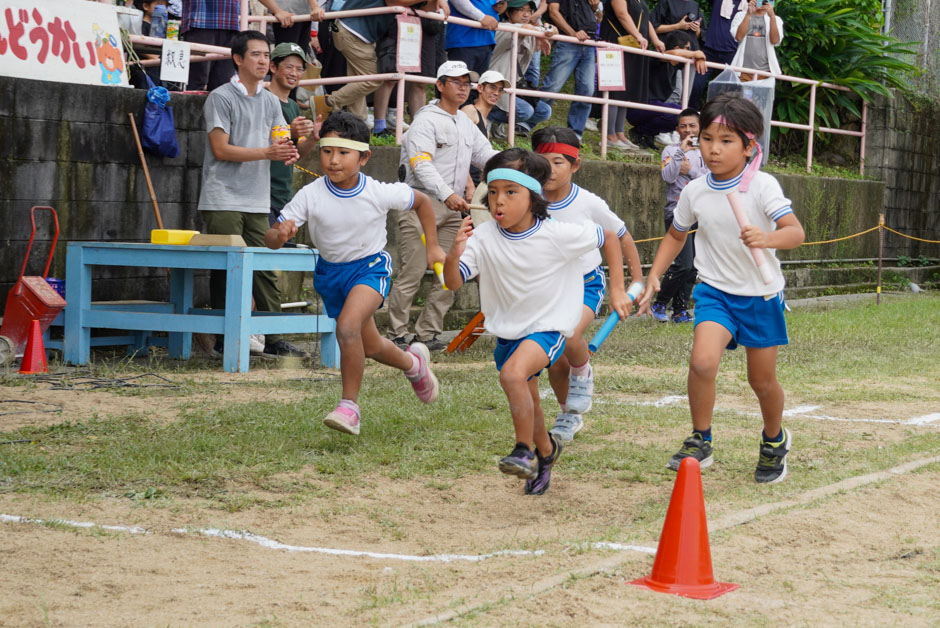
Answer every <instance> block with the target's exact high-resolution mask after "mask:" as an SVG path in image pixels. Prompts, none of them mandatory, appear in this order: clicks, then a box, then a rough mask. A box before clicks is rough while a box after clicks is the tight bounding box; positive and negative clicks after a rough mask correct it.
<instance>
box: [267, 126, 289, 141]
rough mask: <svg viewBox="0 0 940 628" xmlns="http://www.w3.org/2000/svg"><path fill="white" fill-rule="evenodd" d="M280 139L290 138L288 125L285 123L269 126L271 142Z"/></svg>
mask: <svg viewBox="0 0 940 628" xmlns="http://www.w3.org/2000/svg"><path fill="white" fill-rule="evenodd" d="M281 140H290V127H289V126H287V125H286V124H278V125H275V126H272V127H271V143H272V144H276V143H277V142H280V141H281Z"/></svg>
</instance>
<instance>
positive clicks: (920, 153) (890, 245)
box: [865, 94, 940, 259]
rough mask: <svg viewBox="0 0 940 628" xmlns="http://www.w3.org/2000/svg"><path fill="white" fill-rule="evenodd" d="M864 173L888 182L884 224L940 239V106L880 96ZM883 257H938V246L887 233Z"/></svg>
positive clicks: (872, 114) (873, 107)
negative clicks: (884, 255)
mask: <svg viewBox="0 0 940 628" xmlns="http://www.w3.org/2000/svg"><path fill="white" fill-rule="evenodd" d="M868 116H869V120H868V143H867V146H866V155H865V173H866V174H867V175H869V176H872V177H875V178H877V179H881V180H882V181H884V184H885V189H884V212H885V223H886V224H887V225H888V226H889V227H891V228H893V229H896V230H897V231H900V232H902V233H905V234H908V235H911V236H914V237H917V238H922V239H927V240H940V103H937V102H936V101H931V102H926V101H916V102H915V101H910V100H907V99H906V98H905V97H903V96H901V95H900V94H895V95H894V97H893V98H886V97H884V96H878V97H877V98H876V99H875V101H874V103H872V104H871V105H869V108H868ZM885 254H886V256H889V257H897V256H899V255H903V256H907V257H910V258H914V259H916V258H918V257H920V256H926V257H930V258H936V257H940V244H931V243H925V242H919V241H916V240H910V239H907V238H902V237H901V236H898V235H895V234H892V233H888V234H886V237H885Z"/></svg>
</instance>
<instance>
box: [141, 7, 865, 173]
mask: <svg viewBox="0 0 940 628" xmlns="http://www.w3.org/2000/svg"><path fill="white" fill-rule="evenodd" d="M389 13H392V14H407V15H417V16H419V17H422V18H427V19H430V20H437V21H439V22H445V23H447V24H460V25H463V26H468V27H471V28H480V29H482V28H484V27H483V26H482V25H481V24H480V23H479V22H477V21H474V20H468V19H465V18H460V17H455V16H448V17H445V16H444V15H443V14H441V13H429V12H426V11H418V10H413V9H409V8H406V7H401V6H388V7H377V8H372V9H357V10H352V11H331V12H328V13H326V14H325V17H324V19H328V20H329V19H342V18H344V17H361V16H369V15H385V14H389ZM239 19H240V26H241V29H242V30H246V29H247V28H248V24H249V22H261V23H266V22H276V21H277V18H275V17H274V16H273V15H263V16H254V15H249V14H248V0H241V12H240V15H239ZM312 19H313V16H311V15H310V14H304V15H294V21H295V22H309V21H311V20H312ZM497 29H498V30H500V31H504V32H508V33H511V34H512V48H511V58H512V59H516V58H517V57H518V50H519V36H520V35H522V36H526V37H538V38H541V39H548V40H549V41H556V42H568V43H573V44H578V45H582V46H589V47H592V48H601V49H605V50H620V51H622V52H625V53H627V54H634V55H644V56H647V57H654V58H656V59H662V60H665V61H675V62H676V63H681V64H682V66H683V68H682V72H683V78H682V107H683V108H685V107H686V106H687V105H688V102H689V94H690V91H691V86H690V83H691V78H692V68H693V64H694V61H693V60H692V59H687V58H685V57H679V56H675V55H670V54H668V53H666V54H663V53H659V52H656V51H655V50H640V49H639V48H631V47H627V46H621V45H619V44H615V43H611V42H607V41H595V40H590V39H589V40H586V41H580V40H578V39H577V38H575V37H569V36H567V35H561V34H554V35H548V36H547V35H546V34H545V33H544V32H542V31H537V30H531V29H523V28H521V27H519V26H514V25H512V24H507V23H505V22H500V23H499V24H498V26H497ZM162 41H163V40H161V39H156V38H153V37H143V36H140V35H132V36H131V42H133V43H141V44H146V45H152V46H159V45H161V44H162ZM190 49H191V50H192V51H194V52H200V53H203V55H201V56H194V57H192V58H191V60H190V61H191V62H199V61H210V60H215V59H220V58H228V57H230V56H231V51H230V50H229V49H227V48H220V47H218V46H207V45H204V44H196V43H191V44H190ZM143 63H144V64H150V63H159V62H154V61H152V62H149V63H148V62H146V61H145V62H143ZM706 65H707V67H709V68H713V69H717V70H723V69H725V68H728V67H730V68H731V69H732V70H734V71H736V72H747V73H750V74H753V75H755V76H758V77H773V78H774V79H777V80H781V81H788V82H790V83H801V84H804V85H809V86H810V97H809V120H808V121H807V123H806V124H798V123H794V122H783V121H780V120H771V123H770V124H771V126H776V127H781V128H788V129H794V130H798V131H804V132H806V133H807V142H806V171H807V172H810V171H811V170H812V165H813V139H814V133H815V132H818V133H831V134H837V135H849V136H852V137H858V138H860V142H859V144H860V146H859V172H860V173H864V172H865V136H866V132H867V119H868V106H867V103H866V102H865V101H864V100H863V101H862V116H861V130H860V131H849V130H846V129H836V128H831V127H824V126H817V124H816V90H817V89H818V88H824V89H835V90H839V91H845V92H850V91H851V90H850V89H849V88H847V87H843V86H841V85H835V84H832V83H827V82H824V81H817V80H814V79H807V78H802V77H799V76H789V75H787V74H773V73H771V72H765V71H763V70H755V69H752V68H745V67H740V66H727V65H723V64H720V63H712V62H710V61H709V62H707V63H706ZM507 78H508V80H509V83H510V87H507V88H505V92H506V93H507V94H509V111H508V112H507V115H508V118H509V123H508V124H507V130H508V138H507V139H508V142H509V144H510V145H511V146H514V145H515V120H516V98H517V97H519V96H532V97H538V98H544V99H546V100H568V101H574V102H584V103H591V104H598V105H601V134H600V135H601V145H600V152H601V158H606V156H607V133H606V127H607V119H608V116H609V108H610V107H611V106H616V107H626V108H628V109H643V110H647V111H655V112H660V113H668V114H672V115H675V114H676V113H677V112H676V110H675V109H672V108H669V107H660V106H657V105H650V104H647V103H638V102H633V101H626V100H613V99H611V98H610V92H608V91H604V92H603V97H602V98H598V97H596V96H578V95H575V94H565V93H555V92H543V91H539V90H530V89H520V88H518V87H515V86H516V84H517V83H518V68H517V64H515V63H513V64H511V67H510V75H509V76H508V77H507ZM363 81H396V82H397V83H398V90H397V92H398V93H397V98H396V107H397V110H398V111H399V112H400V113H399V115H398V116H396V122H395V143H396V144H400V143H401V136H402V123H403V120H404V115H403V112H404V109H405V84H406V82H413V83H424V84H433V83H434V82H435V80H434V79H433V78H430V77H426V76H419V75H414V74H405V73H403V72H393V73H386V74H369V75H359V76H346V77H333V78H319V79H304V80H301V81H300V85H302V86H308V85H310V86H314V85H331V84H337V83H352V82H363Z"/></svg>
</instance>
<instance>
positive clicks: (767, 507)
mask: <svg viewBox="0 0 940 628" xmlns="http://www.w3.org/2000/svg"><path fill="white" fill-rule="evenodd" d="M936 463H940V456H932V457H930V458H921V459H920V460H911V461H910V462H905V463H903V464H900V465H898V466H896V467H892V468H890V469H886V470H884V471H876V472H875V473H869V474H866V475H858V476H855V477H850V478H846V479H845V480H842V481H840V482H835V483H834V484H828V485H826V486H820V487H819V488H814V489H811V490H809V491H806V492H804V493H802V494H800V495H797V496H796V497H794V498H793V499H790V500H786V501H780V502H773V503H769V504H761V505H760V506H756V507H754V508H748V509H746V510H741V511H738V512H733V513H729V514H727V515H724V516H723V517H720V518H718V519H717V520H715V521H712V522H710V523H709V524H708V530H709V531H710V533H711V532H715V531H718V530H727V529H729V528H734V527H736V526H739V525H741V524H744V523H748V522H751V521H754V520H755V519H758V518H760V517H763V516H765V515H768V514H770V513H772V512H776V511H780V510H788V509H790V508H793V507H796V506H800V505H807V504H810V503H812V502H815V501H818V500H820V499H823V498H825V497H830V496H832V495H836V494H838V493H842V492H845V491H850V490H853V489H857V488H861V487H863V486H867V485H869V484H874V483H877V482H884V481H886V480H888V479H890V478H892V477H896V476H899V475H903V474H905V473H910V472H911V471H915V470H917V469H919V468H921V467H924V466H927V465H930V464H936ZM612 545H616V544H612ZM631 547H641V546H631ZM652 553H653V554H655V553H656V551H655V550H654V551H653V552H652ZM623 564H624V563H623V561H622V559H621V558H620V557H618V556H613V557H608V558H605V559H603V560H600V561H597V562H595V563H592V564H589V565H585V566H584V567H579V568H577V569H572V570H570V571H567V572H563V573H558V574H554V575H552V576H549V577H547V578H543V579H542V580H539V581H537V582H534V583H532V585H530V586H528V587H526V588H525V589H524V590H520V591H519V592H518V593H516V592H512V596H511V599H512V600H525V599H532V598H535V597H537V596H539V595H542V594H544V593H546V592H548V591H550V590H552V589H554V588H556V587H558V586H561V585H562V584H564V583H565V582H567V581H568V580H569V579H570V578H571V577H572V576H574V577H582V578H584V577H591V576H594V575H597V574H600V573H610V572H613V571H616V570H617V569H619V568H620V567H622V565H623ZM507 599H509V598H507V592H506V591H505V590H503V591H500V592H499V593H497V594H496V596H495V597H492V598H490V599H487V600H484V601H482V602H474V603H470V604H464V605H462V606H459V607H457V608H452V609H450V610H448V611H444V612H442V613H438V614H435V615H431V616H428V617H425V618H424V619H420V620H418V621H415V622H412V623H410V624H406V626H408V627H409V628H411V627H416V626H434V625H437V624H441V623H446V622H449V621H451V620H453V619H457V618H458V617H462V616H464V615H468V614H470V613H474V612H477V611H480V610H481V609H485V608H488V607H492V606H496V605H499V604H500V603H501V602H503V601H505V600H507Z"/></svg>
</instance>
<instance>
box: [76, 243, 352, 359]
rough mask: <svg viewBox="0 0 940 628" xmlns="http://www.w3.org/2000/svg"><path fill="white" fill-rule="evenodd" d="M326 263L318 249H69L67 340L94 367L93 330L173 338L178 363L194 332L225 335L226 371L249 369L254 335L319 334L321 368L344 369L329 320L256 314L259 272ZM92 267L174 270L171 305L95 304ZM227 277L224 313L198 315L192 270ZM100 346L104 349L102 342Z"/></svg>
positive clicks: (96, 246) (81, 246)
mask: <svg viewBox="0 0 940 628" xmlns="http://www.w3.org/2000/svg"><path fill="white" fill-rule="evenodd" d="M317 259H319V256H318V255H317V253H316V251H315V250H313V249H280V250H278V251H273V250H271V249H267V248H264V247H239V246H176V245H166V244H144V243H132V242H69V244H68V252H67V254H66V260H65V272H66V277H67V278H68V280H67V281H66V283H65V300H66V303H67V305H66V307H65V317H64V319H65V321H64V322H65V338H64V340H63V353H64V357H65V361H66V362H68V363H70V364H87V363H88V360H89V358H90V354H91V346H92V339H91V330H92V329H94V328H106V329H120V330H129V331H132V332H134V333H135V334H136V335H137V337H138V338H140V337H142V335H144V334H147V333H148V332H153V331H162V332H167V333H168V339H167V348H168V350H169V355H170V357H172V358H177V359H180V360H187V359H189V357H190V354H191V351H192V335H193V333H205V334H223V335H224V338H225V348H224V352H223V355H222V368H223V370H225V371H228V372H235V371H240V372H245V371H247V370H248V337H249V336H250V335H251V334H275V333H276V334H305V333H318V334H320V363H321V364H322V365H324V366H328V367H333V368H339V346H338V345H337V343H336V334H335V330H336V323H335V321H334V320H333V319H331V318H329V317H328V316H326V315H325V314H295V313H276V312H252V311H251V279H252V273H253V272H254V271H256V270H283V271H306V272H313V270H314V267H315V266H316V263H317ZM92 266H132V267H141V268H169V269H170V301H169V302H168V303H146V304H134V303H115V304H108V303H96V304H94V306H93V305H92V303H91V287H92V286H91V284H92V280H91V268H92ZM196 269H208V270H224V271H225V272H226V283H225V310H224V311H222V310H205V309H195V308H193V271H194V270H196ZM96 344H97V343H96Z"/></svg>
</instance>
